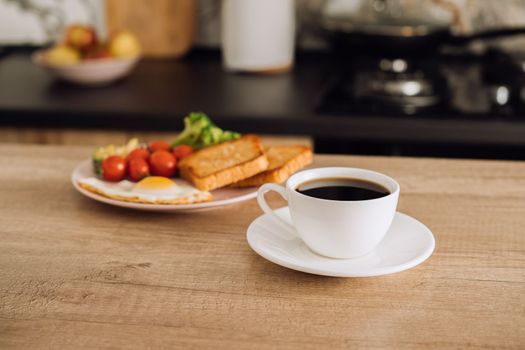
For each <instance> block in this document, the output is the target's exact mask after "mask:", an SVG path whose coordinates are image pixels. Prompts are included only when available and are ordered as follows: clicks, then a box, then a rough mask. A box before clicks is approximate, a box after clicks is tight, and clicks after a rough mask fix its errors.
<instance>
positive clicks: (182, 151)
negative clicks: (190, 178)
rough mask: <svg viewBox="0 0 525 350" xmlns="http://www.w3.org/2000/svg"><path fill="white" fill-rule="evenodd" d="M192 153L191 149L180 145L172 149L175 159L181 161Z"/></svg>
mask: <svg viewBox="0 0 525 350" xmlns="http://www.w3.org/2000/svg"><path fill="white" fill-rule="evenodd" d="M192 153H193V148H191V146H188V145H180V146H177V147H175V148H174V149H173V155H174V156H175V157H177V159H182V158H184V157H186V156H189V155H190V154H192Z"/></svg>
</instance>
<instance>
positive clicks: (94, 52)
mask: <svg viewBox="0 0 525 350" xmlns="http://www.w3.org/2000/svg"><path fill="white" fill-rule="evenodd" d="M111 57H112V56H111V52H109V49H108V48H107V47H105V46H97V47H93V48H91V49H89V50H87V51H86V53H85V54H84V59H86V60H97V59H103V58H111Z"/></svg>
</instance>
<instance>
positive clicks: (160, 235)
mask: <svg viewBox="0 0 525 350" xmlns="http://www.w3.org/2000/svg"><path fill="white" fill-rule="evenodd" d="M90 151H91V149H89V148H81V147H64V146H60V147H56V146H45V147H44V146H16V145H13V146H5V145H4V146H0V169H1V170H0V348H2V349H5V348H28V349H37V348H75V349H77V348H90V349H94V348H122V347H126V348H173V347H175V346H179V347H183V348H203V347H207V348H228V349H237V348H257V349H259V348H272V349H275V348H284V349H288V348H301V349H303V348H304V349H309V348H310V349H318V348H353V347H359V348H389V349H394V348H396V349H397V348H406V349H421V348H431V349H433V348H444V349H453V348H454V349H455V348H471V349H481V348H490V349H523V348H525V163H517V162H514V163H513V162H494V161H491V162H489V161H462V160H430V159H406V158H380V157H346V156H317V157H316V160H315V164H316V165H319V166H325V165H347V166H356V167H365V168H370V169H374V170H378V171H381V172H385V173H387V174H389V175H391V176H393V177H394V178H396V179H397V180H398V181H399V182H400V184H401V187H402V191H401V198H400V203H399V210H400V211H402V212H405V213H407V214H409V215H412V216H414V217H416V218H417V219H419V220H421V221H422V222H424V223H425V224H427V225H428V227H429V228H430V229H431V230H432V231H433V232H434V235H435V237H436V251H435V252H434V254H433V256H432V257H431V258H430V259H429V260H427V261H426V262H425V263H424V264H422V265H420V266H418V267H416V268H414V269H411V270H408V271H405V272H401V273H397V274H393V275H389V276H382V277H373V278H348V279H343V278H328V277H321V276H315V275H309V274H304V273H300V272H295V271H292V270H288V269H285V268H282V267H280V266H277V265H274V264H272V263H270V262H268V261H266V260H264V259H263V258H261V257H259V256H258V255H256V254H255V253H254V252H253V251H251V249H250V248H249V247H248V245H247V243H246V239H245V234H246V228H247V226H248V224H249V223H250V222H251V221H252V220H253V219H255V218H256V217H257V216H259V215H261V211H260V210H259V208H258V207H257V204H256V202H255V200H252V201H249V202H245V203H243V204H238V205H233V206H230V207H225V208H220V209H216V210H209V211H203V212H195V213H187V214H159V213H146V212H137V211H131V210H124V209H119V208H114V207H111V206H107V205H103V204H100V203H97V202H95V201H92V200H90V199H88V198H84V197H83V196H81V195H80V194H78V193H77V192H75V190H74V189H73V187H72V186H71V184H70V182H69V175H70V172H71V170H72V169H73V168H74V166H75V165H76V164H77V163H78V162H79V161H81V160H82V159H84V158H86V157H87V156H89V154H90ZM271 200H272V201H273V202H274V205H279V204H280V203H279V201H280V200H279V199H278V198H276V197H272V198H271Z"/></svg>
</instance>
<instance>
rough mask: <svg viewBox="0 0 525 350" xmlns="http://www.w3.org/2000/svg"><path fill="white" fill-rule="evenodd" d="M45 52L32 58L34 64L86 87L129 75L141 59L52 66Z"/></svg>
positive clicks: (35, 53)
mask: <svg viewBox="0 0 525 350" xmlns="http://www.w3.org/2000/svg"><path fill="white" fill-rule="evenodd" d="M44 53H45V50H40V51H36V52H34V53H33V55H32V56H31V59H32V61H33V63H35V64H36V65H37V66H39V67H42V68H44V69H46V70H48V71H49V72H50V73H52V74H53V75H54V76H56V77H57V78H60V79H63V80H66V81H69V82H71V83H74V84H78V85H84V86H99V85H107V84H109V83H111V82H114V81H116V80H118V79H120V78H123V77H125V76H126V75H128V74H129V73H130V72H131V70H132V69H133V68H134V67H135V65H136V64H137V62H138V61H139V60H140V57H138V56H137V57H132V58H99V59H91V60H83V61H80V62H79V63H75V64H64V65H57V64H50V63H49V62H47V61H46V59H45V55H44Z"/></svg>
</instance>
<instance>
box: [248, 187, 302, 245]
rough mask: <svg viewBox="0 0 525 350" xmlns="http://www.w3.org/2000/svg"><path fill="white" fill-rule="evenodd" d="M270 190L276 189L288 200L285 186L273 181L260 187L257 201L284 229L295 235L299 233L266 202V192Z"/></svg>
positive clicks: (275, 190)
mask: <svg viewBox="0 0 525 350" xmlns="http://www.w3.org/2000/svg"><path fill="white" fill-rule="evenodd" d="M268 191H274V192H277V193H279V194H280V195H281V197H283V198H284V199H285V200H286V201H287V202H288V198H286V189H285V188H284V187H283V186H279V185H277V184H273V183H267V184H264V185H262V186H261V187H259V190H258V191H257V203H259V206H260V207H261V209H262V210H263V211H264V213H265V214H268V216H269V217H270V218H271V219H272V220H273V221H274V222H275V223H276V224H278V225H279V226H281V227H282V228H283V229H285V230H286V231H288V232H289V233H291V234H293V235H297V233H296V230H295V228H294V227H293V226H292V225H290V224H289V223H287V222H286V221H284V220H283V219H282V218H280V217H279V216H277V214H275V212H274V211H273V209H272V208H270V206H269V205H268V203H266V199H265V198H264V194H265V193H266V192H268Z"/></svg>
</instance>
